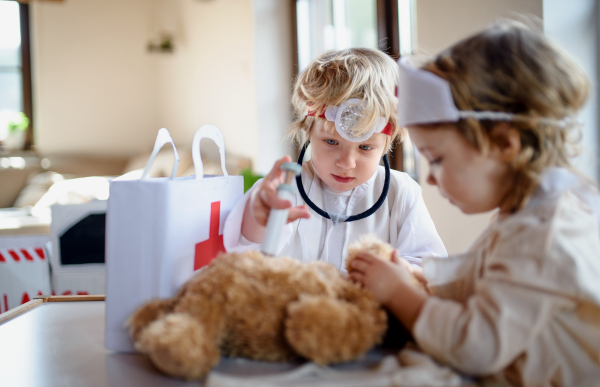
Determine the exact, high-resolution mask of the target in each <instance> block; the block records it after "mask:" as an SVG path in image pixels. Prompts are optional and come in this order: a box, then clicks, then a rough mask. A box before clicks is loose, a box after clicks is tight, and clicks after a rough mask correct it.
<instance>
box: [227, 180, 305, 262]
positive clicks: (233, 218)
mask: <svg viewBox="0 0 600 387" xmlns="http://www.w3.org/2000/svg"><path fill="white" fill-rule="evenodd" d="M261 182H262V179H260V180H258V181H257V182H256V183H254V185H253V186H252V188H250V189H249V190H248V191H247V192H246V193H245V194H244V196H243V197H242V199H240V201H239V202H238V203H237V204H236V205H235V206H234V207H233V209H232V210H231V212H230V213H229V215H228V216H227V219H226V220H225V226H224V227H223V245H224V247H225V250H227V251H228V252H231V251H245V250H260V243H254V242H251V241H249V240H248V239H246V238H244V236H243V235H242V221H243V220H244V211H245V209H246V203H248V200H250V196H251V195H252V191H254V189H255V188H256V187H258V186H259V185H260V183H261ZM292 232H293V230H292V225H291V224H290V223H288V224H286V225H285V226H284V229H283V230H282V232H281V238H280V239H281V240H280V243H279V251H281V250H283V247H284V246H285V245H286V244H287V243H288V241H289V239H290V238H291V236H292Z"/></svg>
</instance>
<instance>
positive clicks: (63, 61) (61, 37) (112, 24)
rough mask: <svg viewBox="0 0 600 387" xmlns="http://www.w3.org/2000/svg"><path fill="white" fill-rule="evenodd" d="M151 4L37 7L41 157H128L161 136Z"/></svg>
mask: <svg viewBox="0 0 600 387" xmlns="http://www.w3.org/2000/svg"><path fill="white" fill-rule="evenodd" d="M149 4H150V2H148V1H147V0H126V1H124V0H103V1H96V0H69V1H65V2H59V3H54V2H33V3H32V4H31V17H32V21H31V26H32V30H33V31H32V47H33V52H32V62H33V63H32V65H33V87H34V93H33V94H34V109H35V110H34V119H35V124H36V131H35V143H36V148H37V149H38V150H39V151H40V152H41V153H59V152H60V153H82V154H86V153H87V154H123V153H125V152H129V151H131V150H134V149H135V150H137V149H139V146H140V142H142V143H143V142H145V141H147V139H148V136H149V135H150V132H152V131H154V132H155V131H156V129H157V128H156V118H157V112H156V103H157V99H156V91H157V85H156V82H154V79H155V77H156V64H155V60H154V58H152V57H150V56H149V55H148V53H147V52H146V51H145V45H146V22H147V20H146V17H145V16H146V14H147V11H148V6H149Z"/></svg>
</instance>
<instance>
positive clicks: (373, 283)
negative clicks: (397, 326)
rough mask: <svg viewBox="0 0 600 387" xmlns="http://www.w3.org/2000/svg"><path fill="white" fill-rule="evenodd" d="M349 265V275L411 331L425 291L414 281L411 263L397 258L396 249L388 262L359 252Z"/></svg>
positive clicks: (425, 296) (422, 302)
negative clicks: (350, 269)
mask: <svg viewBox="0 0 600 387" xmlns="http://www.w3.org/2000/svg"><path fill="white" fill-rule="evenodd" d="M350 266H351V268H352V271H351V272H350V277H351V278H352V279H353V280H355V281H358V282H360V283H361V284H362V285H363V286H364V287H365V288H367V289H369V290H370V291H371V292H372V293H373V295H375V298H377V300H378V301H379V302H381V304H382V305H383V306H385V307H386V308H388V310H389V311H390V312H392V313H393V314H394V315H395V316H396V317H397V318H398V319H399V320H400V322H402V324H404V326H405V327H406V328H408V330H409V331H411V332H412V331H413V327H414V324H415V321H416V320H417V318H418V317H419V314H420V313H421V308H422V307H423V304H424V303H425V301H426V299H427V293H426V292H425V290H423V289H422V288H420V287H419V286H418V285H416V284H415V280H414V278H413V275H412V274H411V272H412V269H411V265H410V263H408V261H406V260H405V259H402V258H399V257H398V253H397V252H396V251H394V252H393V253H392V261H391V262H389V261H384V260H382V259H379V258H377V257H376V256H374V255H373V254H370V253H367V252H362V253H359V254H358V255H357V256H356V258H355V259H353V260H352V262H351V263H350Z"/></svg>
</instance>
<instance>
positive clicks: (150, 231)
mask: <svg viewBox="0 0 600 387" xmlns="http://www.w3.org/2000/svg"><path fill="white" fill-rule="evenodd" d="M203 138H208V139H211V140H213V141H214V142H215V143H216V144H217V146H218V148H219V152H220V155H221V168H222V169H223V174H224V176H204V173H203V165H202V159H201V157H200V141H201V140H202V139H203ZM167 143H170V144H171V145H172V146H173V152H174V155H175V164H174V166H173V172H172V173H171V177H169V178H146V175H147V173H148V171H149V170H150V167H151V165H152V162H153V160H154V157H155V156H156V154H157V153H158V151H159V150H160V149H161V148H162V146H163V145H165V144H167ZM192 158H193V160H194V168H195V171H196V174H195V176H189V177H181V178H176V177H175V175H176V172H177V164H178V160H179V156H178V154H177V150H176V149H175V145H174V144H173V140H172V139H171V136H170V135H169V132H168V131H167V130H166V129H164V128H163V129H161V130H160V131H159V133H158V137H157V139H156V143H155V145H154V150H153V152H152V155H151V156H150V160H149V161H148V164H147V166H146V169H145V171H144V174H143V175H142V178H141V179H140V180H120V179H119V178H117V179H114V180H112V181H111V182H110V195H109V198H108V211H107V216H106V270H107V272H106V274H107V278H106V328H105V329H106V330H105V346H106V348H107V349H110V350H113V351H119V352H130V351H133V345H132V342H131V339H130V337H129V333H128V331H127V329H126V328H125V326H124V324H125V321H126V320H127V319H128V318H129V316H131V314H132V313H133V312H134V311H135V309H136V308H137V307H139V306H140V305H141V304H142V303H144V302H146V301H149V300H151V299H152V298H155V297H160V298H165V297H172V296H174V295H175V294H176V293H177V291H178V290H179V288H180V287H181V285H183V283H184V282H185V281H187V280H188V279H189V278H190V277H191V276H192V275H193V274H194V271H195V270H198V269H199V268H200V267H202V266H205V265H206V264H208V262H210V260H212V259H213V258H214V257H215V256H216V255H217V253H218V252H219V251H225V249H224V247H223V236H222V228H223V225H224V223H225V219H226V217H227V215H228V214H229V212H230V211H231V210H232V209H233V206H234V205H235V204H236V202H237V201H238V200H240V199H241V198H242V196H243V191H244V188H243V186H244V182H243V177H242V176H228V175H227V171H226V169H225V146H224V140H223V135H222V133H221V131H220V130H219V129H218V128H217V127H216V126H214V125H204V126H202V127H201V128H200V129H198V131H197V132H196V134H195V135H194V139H193V143H192Z"/></svg>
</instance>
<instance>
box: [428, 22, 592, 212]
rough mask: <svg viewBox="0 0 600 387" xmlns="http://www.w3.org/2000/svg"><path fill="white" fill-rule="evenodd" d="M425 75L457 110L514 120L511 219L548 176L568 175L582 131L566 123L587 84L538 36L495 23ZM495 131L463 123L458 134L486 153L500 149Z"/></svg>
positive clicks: (486, 124) (480, 123)
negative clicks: (439, 84) (443, 83)
mask: <svg viewBox="0 0 600 387" xmlns="http://www.w3.org/2000/svg"><path fill="white" fill-rule="evenodd" d="M423 69H424V70H428V71H430V72H432V73H434V74H436V75H438V76H440V77H442V78H444V79H445V80H447V81H448V82H449V83H450V88H451V90H452V96H453V98H454V103H455V104H456V107H457V108H458V109H459V110H475V111H497V112H507V113H512V114H514V115H515V117H516V119H515V120H513V121H511V122H509V124H510V125H511V127H513V128H515V129H517V130H518V132H519V134H520V139H521V152H520V154H519V155H518V156H517V157H516V158H515V159H514V161H513V163H512V166H511V167H512V168H513V170H514V172H515V176H516V181H515V190H514V191H513V193H512V194H511V197H510V198H508V199H509V200H510V201H511V203H510V205H511V208H512V211H513V212H514V211H517V210H519V209H520V208H522V207H523V206H524V205H525V204H526V203H527V200H528V199H529V197H530V196H531V194H532V193H533V191H534V190H535V188H536V187H537V186H538V185H539V182H540V175H541V174H542V172H543V171H544V170H545V169H546V168H548V167H551V166H561V167H566V168H569V169H572V170H573V167H572V166H571V164H570V161H569V159H570V158H571V157H572V156H574V155H575V154H576V153H577V147H576V142H577V141H578V139H579V137H580V128H579V126H578V125H577V123H576V122H575V120H573V119H572V120H569V118H572V117H573V116H574V115H575V114H576V113H577V111H578V110H579V109H580V108H581V107H582V106H583V104H584V103H585V101H586V98H587V96H588V93H589V83H588V80H587V77H586V75H585V73H584V72H583V71H582V70H581V68H580V67H579V66H577V65H576V64H575V63H574V62H573V61H572V60H571V59H570V58H569V57H568V56H567V55H566V54H565V53H564V52H563V51H562V50H561V49H560V48H559V47H557V46H556V45H554V44H553V43H552V42H550V41H549V40H548V39H547V38H546V37H545V36H544V35H543V34H542V33H540V32H537V31H535V30H533V29H532V28H530V27H528V26H526V25H525V24H522V23H519V22H516V21H509V20H501V21H498V22H496V23H495V24H493V25H492V26H490V27H489V28H487V29H486V30H484V31H482V32H480V33H478V34H475V35H473V36H471V37H469V38H467V39H465V40H463V41H461V42H459V43H457V44H455V45H454V46H452V47H450V48H449V49H447V50H445V51H443V52H442V53H440V54H439V55H438V56H437V57H436V58H435V59H433V60H432V61H429V62H427V63H426V64H425V65H423ZM548 118H550V120H548ZM552 119H553V120H552ZM565 119H566V120H565ZM497 124H498V121H492V120H476V119H473V118H467V119H461V120H460V121H459V122H458V124H457V129H458V131H459V132H460V133H461V134H462V135H463V136H464V137H465V138H466V139H467V141H468V142H469V143H471V144H472V145H473V146H475V148H477V149H478V150H480V151H481V152H483V153H486V152H488V150H489V149H490V146H492V145H501V143H502V142H503V141H505V139H504V138H498V136H493V131H492V130H493V128H494V127H495V126H496V125H497ZM573 132H576V133H575V135H573Z"/></svg>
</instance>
